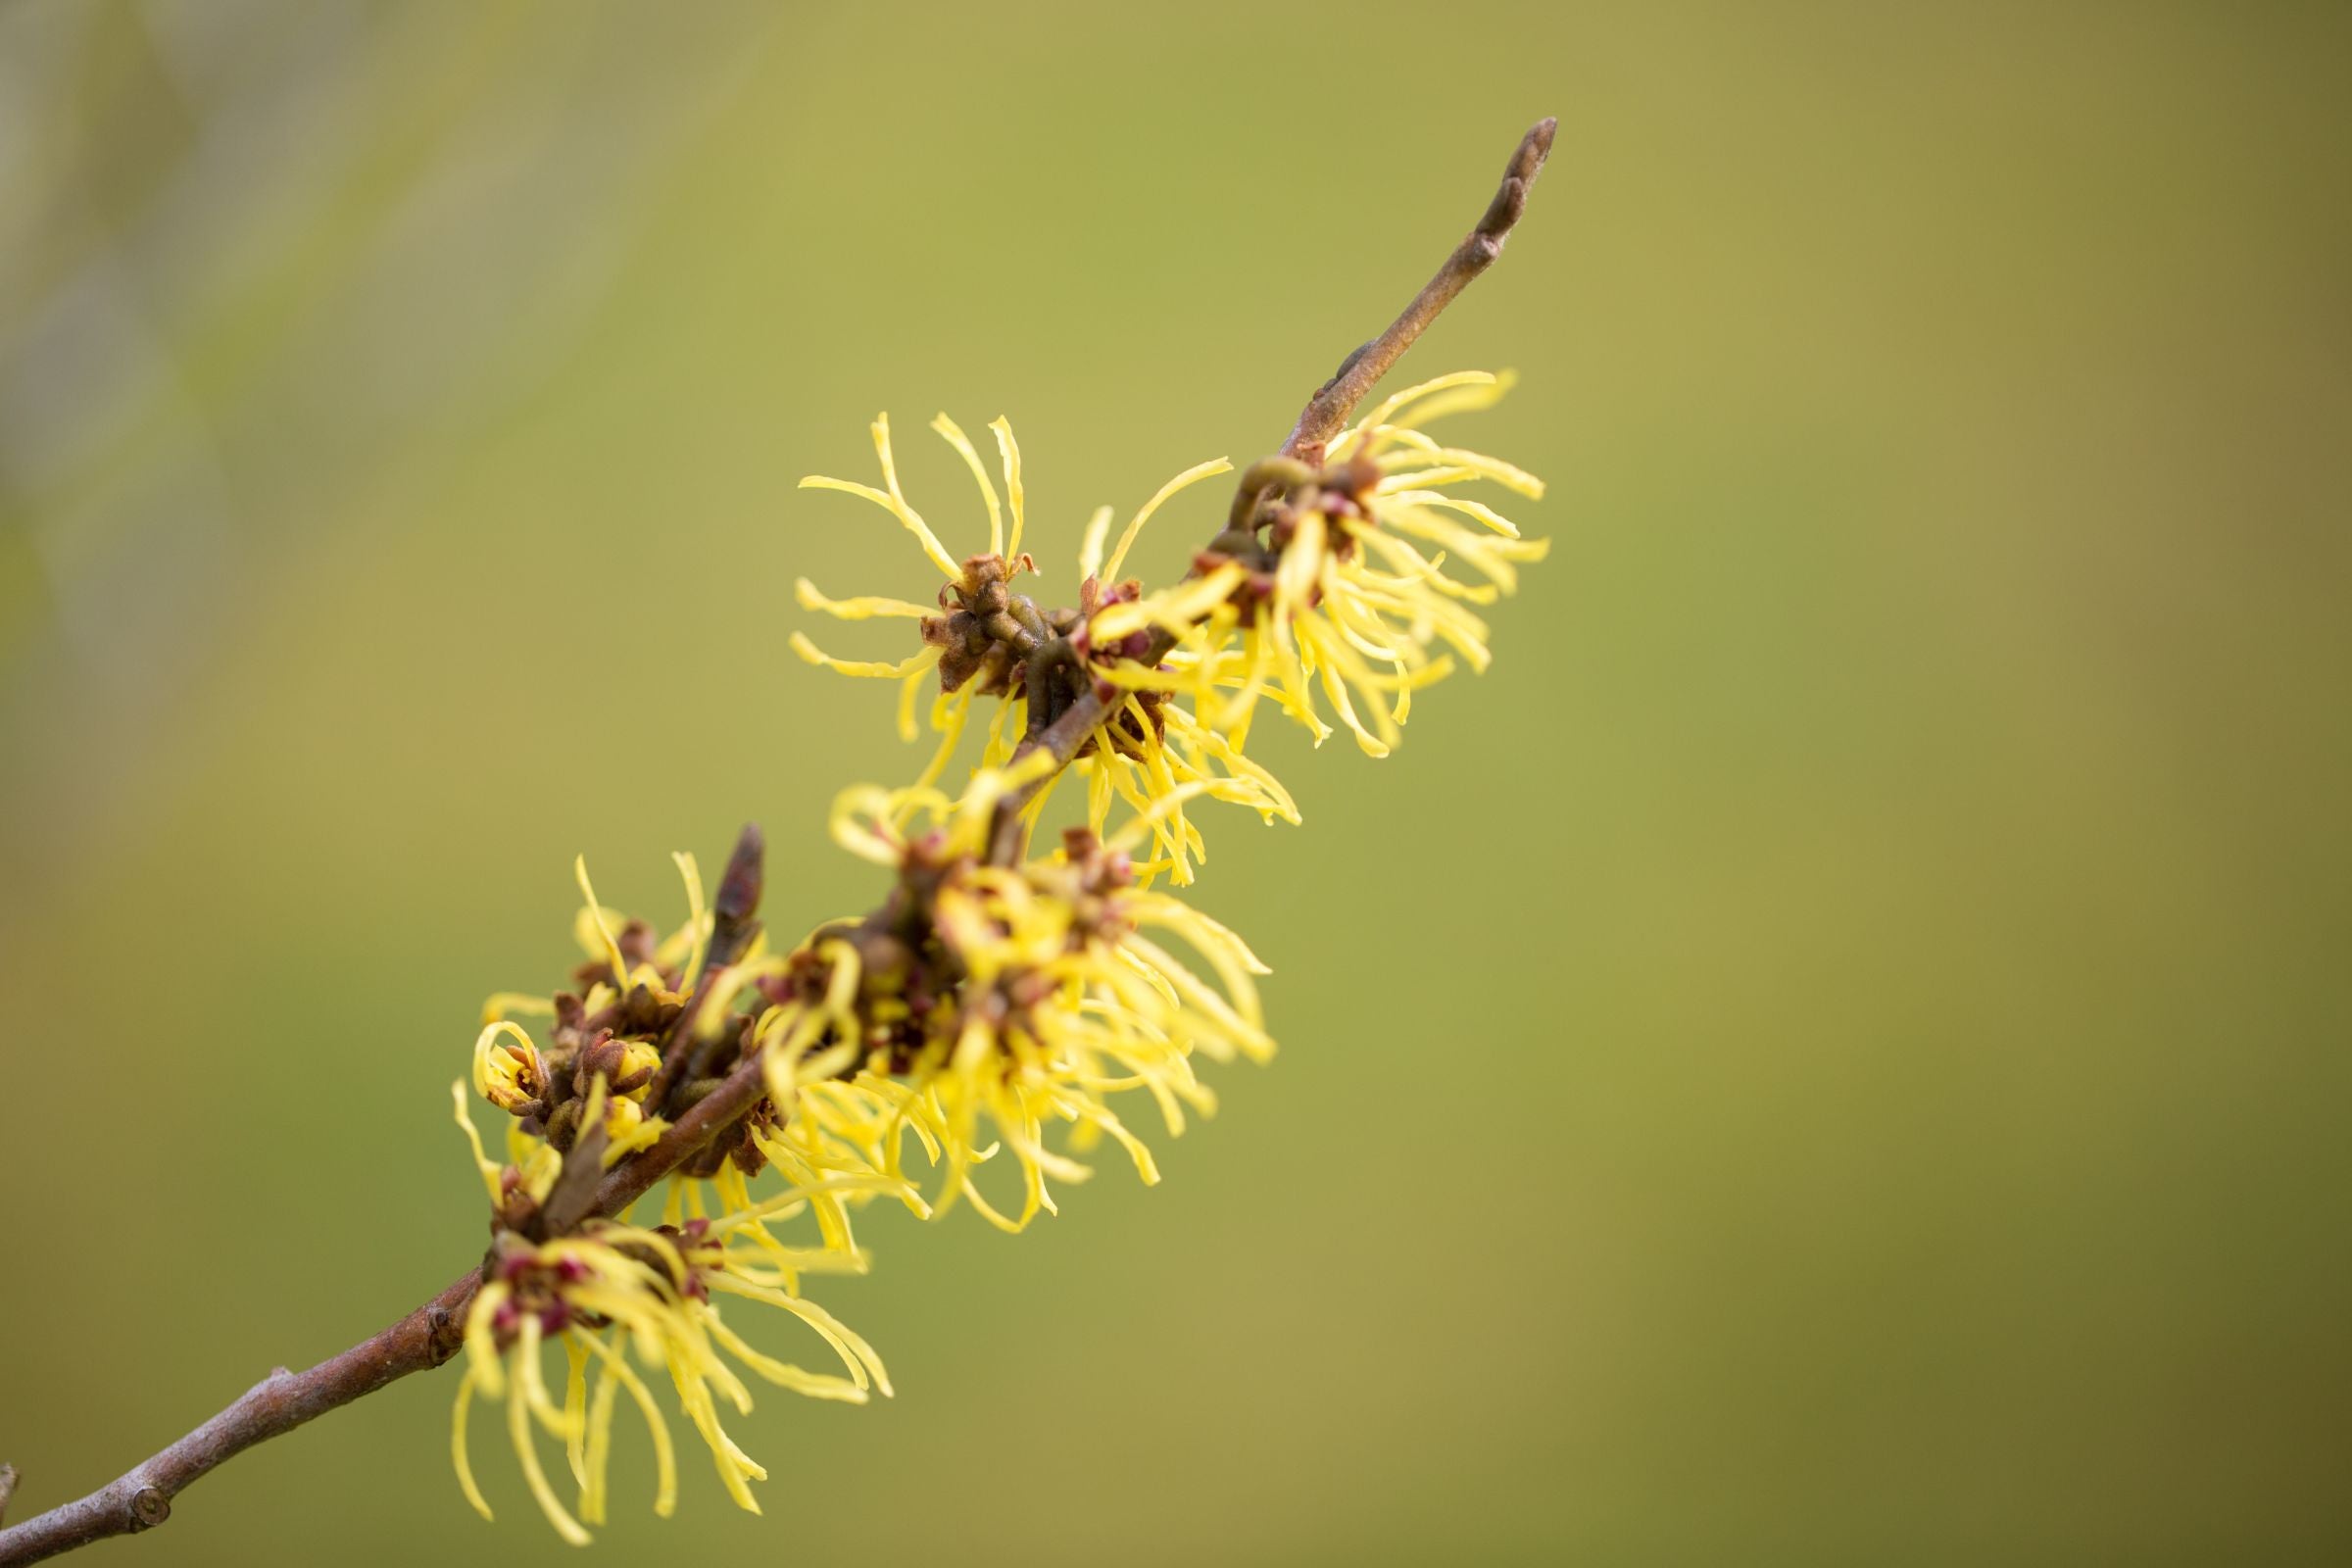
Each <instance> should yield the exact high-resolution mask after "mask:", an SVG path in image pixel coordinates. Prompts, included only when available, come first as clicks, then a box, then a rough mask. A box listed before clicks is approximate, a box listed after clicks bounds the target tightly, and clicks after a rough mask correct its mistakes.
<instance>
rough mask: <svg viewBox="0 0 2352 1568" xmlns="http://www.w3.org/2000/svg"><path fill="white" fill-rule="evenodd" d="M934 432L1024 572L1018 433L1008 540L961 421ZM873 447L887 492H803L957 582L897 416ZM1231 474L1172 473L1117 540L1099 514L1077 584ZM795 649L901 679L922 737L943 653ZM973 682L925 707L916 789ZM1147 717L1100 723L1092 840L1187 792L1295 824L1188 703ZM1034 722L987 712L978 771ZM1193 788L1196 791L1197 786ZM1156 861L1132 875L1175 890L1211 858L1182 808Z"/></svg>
mask: <svg viewBox="0 0 2352 1568" xmlns="http://www.w3.org/2000/svg"><path fill="white" fill-rule="evenodd" d="M931 428H932V429H934V430H936V431H937V432H939V434H940V435H941V436H942V437H943V438H944V439H945V440H946V441H947V442H948V444H949V445H950V446H951V447H953V448H954V449H955V450H956V453H957V454H958V455H959V456H960V457H961V458H962V460H963V462H964V464H965V466H967V467H969V468H970V470H971V473H972V477H973V480H974V482H975V483H976V484H977V485H978V486H979V490H980V496H981V500H982V502H983V504H984V506H985V509H986V511H987V514H988V519H989V551H988V553H989V554H990V555H992V556H996V557H999V558H1000V559H1002V560H1005V561H1006V562H1008V563H1010V564H1011V565H1012V567H1013V569H1016V570H1017V569H1018V568H1019V567H1021V566H1022V565H1024V564H1027V563H1026V560H1025V558H1023V557H1022V556H1021V555H1020V542H1021V537H1022V532H1023V528H1024V520H1025V519H1024V512H1025V499H1024V495H1023V491H1022V488H1021V477H1020V474H1021V467H1020V448H1019V447H1018V445H1016V444H1015V443H1014V441H1013V437H1012V427H1011V425H1010V424H1009V423H1008V422H1006V421H1005V419H1003V418H999V419H997V420H995V421H993V422H992V423H991V424H990V426H989V428H990V429H991V430H992V431H993V432H995V435H996V438H997V446H998V450H999V453H1000V454H1001V457H1002V462H1003V476H1004V480H1005V495H1006V497H1007V498H1008V500H1009V503H1010V505H1009V509H1008V510H1009V512H1010V515H1011V518H1012V526H1011V530H1010V534H1009V539H1008V538H1007V536H1006V533H1005V528H1004V525H1003V522H1004V516H1005V512H1006V510H1007V508H1006V507H1005V506H1004V505H1002V504H1000V502H999V500H998V494H997V488H996V484H995V482H994V481H993V480H992V479H991V477H990V475H989V472H988V468H987V466H985V465H984V464H983V463H982V462H981V460H980V456H979V454H978V452H977V451H975V450H974V448H973V446H972V444H971V442H970V441H969V440H967V439H965V437H964V434H963V431H962V430H961V429H960V428H959V427H958V426H957V425H956V421H955V420H953V419H951V418H949V417H948V416H946V415H945V414H942V415H940V416H939V417H937V418H935V419H934V420H932V423H931ZM873 439H874V450H875V453H876V455H877V456H878V457H879V459H880V460H881V467H882V477H883V484H882V487H881V488H878V489H877V488H876V487H874V486H872V485H864V484H858V483H855V482H853V481H850V480H847V479H834V478H828V477H826V476H824V475H821V474H811V475H809V477H808V478H805V479H803V480H802V481H801V484H802V487H803V488H805V489H823V490H838V491H842V492H845V493H847V494H850V495H855V496H858V497H860V498H862V499H864V500H866V501H870V502H872V503H873V504H874V505H876V506H878V507H880V508H882V509H883V510H884V511H885V512H887V513H889V514H890V515H892V516H893V517H895V518H897V519H898V521H899V522H900V523H901V524H902V525H903V526H904V527H905V528H906V529H907V531H908V532H909V533H910V534H912V535H913V536H914V538H915V540H916V542H917V543H918V544H919V545H920V546H921V547H922V550H923V553H924V555H925V556H926V557H927V558H928V559H929V560H930V561H931V563H932V564H933V565H935V566H937V567H938V568H939V569H940V570H941V571H942V572H943V573H944V574H945V575H946V577H947V579H948V580H949V581H951V582H952V581H955V580H956V579H957V578H959V577H960V576H961V575H962V572H963V567H962V566H961V565H959V564H956V561H955V559H954V557H953V556H952V555H951V554H950V552H949V551H948V550H947V549H946V547H945V546H944V545H942V544H941V542H940V540H939V537H938V536H937V535H936V534H935V533H934V532H933V531H932V529H931V527H930V524H929V523H927V522H926V521H924V519H923V518H922V516H921V515H919V514H917V513H916V512H915V511H914V509H913V508H912V507H911V506H909V505H908V504H907V497H906V494H905V491H904V490H903V489H902V487H901V486H900V483H899V478H898V464H897V461H896V458H895V457H894V455H893V451H892V447H891V437H890V417H889V416H888V415H880V416H877V417H875V419H874V423H873ZM1232 469H1233V466H1232V465H1231V464H1230V463H1228V462H1227V461H1226V460H1225V459H1223V458H1214V459H1211V460H1209V461H1208V462H1206V463H1200V464H1196V465H1194V466H1192V467H1189V468H1187V469H1185V470H1184V471H1183V472H1182V473H1179V474H1177V475H1176V476H1175V477H1174V478H1172V479H1170V480H1169V481H1168V482H1167V483H1165V484H1163V485H1161V486H1160V487H1159V489H1158V490H1157V491H1155V492H1153V494H1152V497H1151V499H1150V500H1148V501H1146V502H1145V503H1144V504H1143V505H1142V506H1141V507H1139V508H1137V509H1136V511H1135V513H1134V515H1132V516H1130V517H1129V518H1128V520H1127V523H1126V525H1125V527H1124V528H1122V529H1121V530H1120V533H1119V536H1118V538H1117V540H1116V541H1115V543H1114V542H1112V540H1111V538H1110V526H1111V524H1112V522H1113V521H1114V520H1115V519H1116V514H1115V513H1114V512H1113V511H1112V509H1111V508H1109V507H1102V508H1099V509H1097V511H1096V512H1095V514H1094V515H1093V517H1092V518H1091V519H1090V520H1089V521H1088V523H1087V525H1086V527H1085V530H1084V532H1083V535H1082V539H1081V543H1080V547H1079V553H1078V570H1079V576H1080V578H1081V579H1083V580H1086V581H1099V582H1102V583H1105V584H1108V583H1115V582H1116V581H1117V580H1118V575H1119V572H1120V571H1121V570H1122V569H1123V568H1124V567H1125V565H1126V562H1127V556H1128V553H1129V552H1130V551H1131V550H1132V549H1133V548H1134V545H1135V543H1136V540H1137V539H1138V538H1139V537H1140V536H1141V535H1142V533H1143V530H1144V526H1145V524H1147V523H1148V522H1150V521H1151V520H1152V516H1153V515H1156V514H1157V513H1158V512H1159V510H1160V509H1161V507H1163V506H1164V505H1166V504H1167V502H1168V501H1169V500H1170V499H1172V498H1173V497H1175V496H1176V495H1177V494H1179V493H1180V492H1182V491H1184V490H1186V489H1188V488H1190V487H1191V486H1193V485H1195V484H1198V483H1200V482H1201V480H1203V479H1209V478H1213V477H1215V476H1216V475H1218V474H1223V473H1230V472H1231V471H1232ZM797 594H798V597H799V600H800V603H801V605H802V607H803V608H804V609H807V610H810V611H814V612H816V613H820V614H825V615H830V616H832V617H834V618H835V619H838V620H871V619H876V618H897V619H920V618H921V617H924V616H928V615H933V614H936V613H938V612H937V609H936V608H935V607H933V606H926V605H921V604H916V603H913V602H911V601H908V600H903V599H888V598H881V597H876V596H871V595H867V596H860V597H857V598H851V599H835V598H832V597H830V596H828V595H827V594H825V593H823V592H822V591H821V590H819V589H818V588H817V587H816V586H815V584H813V583H811V582H809V580H808V579H807V578H805V577H804V578H802V579H800V581H799V583H798V584H797ZM792 646H793V649H794V650H795V651H796V652H797V653H799V654H800V656H801V657H802V658H803V659H805V660H807V661H808V662H810V663H812V664H818V665H822V666H823V667H825V668H828V669H833V670H837V671H840V672H841V673H843V674H847V675H857V676H865V677H873V678H884V679H897V680H899V681H901V682H902V685H901V687H900V695H899V730H900V733H901V735H902V736H903V737H904V738H906V739H907V740H909V741H911V740H913V739H914V738H915V737H916V734H917V733H918V727H917V723H916V713H917V710H918V707H919V702H920V695H921V690H922V685H923V682H924V681H925V680H927V679H929V678H930V676H931V674H932V672H933V671H934V670H936V669H937V668H938V667H939V662H940V655H939V651H938V650H937V649H936V648H929V647H926V648H923V649H921V650H919V651H918V652H916V653H914V654H912V655H910V656H908V657H907V658H905V659H902V660H897V661H872V660H854V659H837V658H834V657H833V656H831V655H829V654H826V653H824V652H823V651H822V650H820V649H819V648H818V647H817V646H816V645H815V644H814V643H813V642H811V641H810V640H809V638H808V637H807V636H806V635H804V634H802V633H800V632H795V633H794V634H793V636H792ZM984 700H985V699H982V698H980V697H979V696H978V695H977V694H976V693H975V692H974V690H973V689H972V688H971V687H970V686H968V685H967V686H963V687H958V688H957V689H956V690H953V691H942V692H940V693H939V694H938V695H937V696H936V697H934V698H933V700H932V702H931V707H930V725H931V728H932V730H933V731H934V732H935V733H936V734H937V735H938V736H939V742H938V746H937V749H936V751H935V752H934V754H933V756H932V760H931V762H930V764H929V765H928V766H927V767H925V768H924V769H923V771H922V773H921V775H920V777H919V778H918V779H917V783H918V784H919V785H925V786H928V785H933V784H936V783H937V782H938V781H939V780H940V779H941V778H942V777H944V776H945V774H946V772H947V770H948V766H949V763H950V762H951V760H953V758H954V756H955V754H956V748H957V747H958V746H959V745H960V744H961V742H962V738H963V735H964V732H965V730H966V728H967V726H968V724H969V722H970V720H971V717H972V706H973V704H974V703H975V702H979V701H984ZM1149 707H1150V710H1151V711H1147V704H1146V702H1145V701H1143V700H1140V699H1136V698H1130V699H1128V700H1127V702H1126V703H1125V704H1124V705H1123V708H1122V710H1121V711H1120V712H1118V713H1117V714H1114V715H1113V717H1112V718H1111V720H1110V721H1109V723H1108V724H1106V725H1105V726H1104V731H1105V736H1106V742H1105V744H1103V745H1099V746H1098V747H1096V748H1095V749H1094V750H1093V751H1091V752H1090V753H1089V754H1088V755H1086V756H1083V757H1081V758H1079V759H1078V760H1077V761H1076V763H1075V764H1074V769H1075V771H1076V772H1077V773H1078V774H1079V776H1080V777H1081V778H1083V779H1085V780H1086V808H1087V821H1088V824H1089V825H1090V826H1091V827H1093V828H1094V829H1095V831H1096V832H1098V833H1101V832H1107V831H1108V830H1109V828H1110V826H1111V818H1112V816H1113V813H1114V811H1115V810H1116V809H1118V808H1120V807H1125V808H1127V809H1131V810H1132V811H1133V812H1135V813H1136V814H1137V815H1139V816H1140V815H1147V814H1150V813H1151V811H1152V806H1153V804H1154V803H1156V802H1159V801H1164V800H1166V799H1168V798H1169V796H1170V795H1171V794H1174V793H1176V792H1178V791H1184V792H1185V793H1184V795H1183V799H1186V800H1190V799H1194V798H1202V799H1210V800H1220V801H1226V802H1230V803H1232V804H1234V805H1238V806H1241V807H1244V808H1246V809H1250V810H1253V811H1255V812H1257V813H1258V815H1259V817H1260V818H1261V819H1263V820H1265V821H1269V822H1271V821H1274V820H1276V819H1280V820H1282V821H1286V822H1292V823H1296V822H1297V821H1298V820H1299V808H1298V804H1297V803H1296V802H1295V801H1294V800H1293V799H1292V798H1291V794H1290V792H1289V791H1288V790H1286V789H1284V788H1283V786H1282V784H1281V782H1280V781H1279V780H1278V779H1276V778H1275V777H1274V775H1273V774H1271V773H1269V772H1268V771H1267V770H1266V769H1265V768H1264V767H1262V766H1260V765H1259V764H1258V763H1257V762H1255V761H1254V760H1250V758H1248V757H1246V756H1244V755H1243V754H1242V751H1241V749H1240V748H1239V747H1238V746H1236V745H1234V744H1232V743H1231V742H1230V741H1229V740H1228V739H1227V738H1226V737H1225V736H1223V735H1221V734H1219V733H1217V732H1216V731H1215V730H1214V729H1213V728H1211V727H1210V726H1208V725H1204V724H1202V723H1201V721H1200V720H1199V719H1198V718H1197V717H1196V716H1195V715H1194V714H1193V713H1192V712H1189V711H1186V710H1185V709H1184V708H1183V707H1182V706H1181V705H1176V704H1160V703H1158V702H1156V701H1153V702H1152V703H1151V704H1150V705H1149ZM1026 725H1027V698H1026V696H1025V695H1024V694H1023V693H1022V692H1020V691H1017V690H1016V691H1014V692H1012V693H1010V694H1008V695H1007V696H1005V698H1004V700H1003V701H1001V702H999V703H998V704H997V705H996V708H995V711H994V712H993V713H992V714H991V715H990V718H989V721H988V724H987V728H986V732H985V738H984V740H983V742H982V744H981V749H980V756H979V758H978V760H977V761H976V763H975V764H974V765H975V767H976V768H977V769H978V770H981V771H986V770H989V769H996V768H1002V767H1004V766H1005V765H1006V764H1007V763H1008V762H1009V761H1010V760H1011V759H1012V756H1013V753H1014V751H1015V750H1016V748H1017V746H1018V744H1019V741H1020V739H1021V736H1022V734H1023V733H1024V731H1025V728H1026ZM1195 786H1197V788H1195ZM1044 806H1045V797H1044V795H1041V796H1040V797H1039V798H1038V799H1037V800H1036V801H1035V802H1033V803H1032V806H1031V811H1032V813H1033V815H1034V813H1036V812H1038V811H1042V810H1043V809H1044ZM1152 822H1153V828H1152V855H1151V857H1149V858H1144V859H1141V860H1139V861H1138V862H1137V865H1136V870H1137V872H1138V874H1139V875H1141V876H1142V877H1144V878H1145V880H1146V881H1147V882H1149V881H1150V880H1152V879H1153V878H1155V877H1157V876H1159V875H1161V874H1166V875H1167V876H1168V877H1169V878H1170V880H1172V881H1173V882H1175V883H1176V884H1177V885H1178V886H1183V885H1186V884H1189V883H1190V882H1191V881H1192V880H1193V872H1194V867H1195V866H1197V865H1198V864H1199V863H1200V862H1201V860H1202V859H1204V858H1206V854H1207V847H1206V845H1205V843H1204V842H1203V841H1202V838H1201V833H1200V830H1199V829H1198V828H1197V827H1195V826H1194V825H1193V823H1192V821H1191V820H1190V818H1189V817H1188V815H1187V814H1186V812H1185V811H1184V809H1182V807H1181V805H1180V806H1179V807H1178V808H1177V809H1173V810H1171V811H1168V812H1166V813H1164V814H1159V815H1152Z"/></svg>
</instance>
